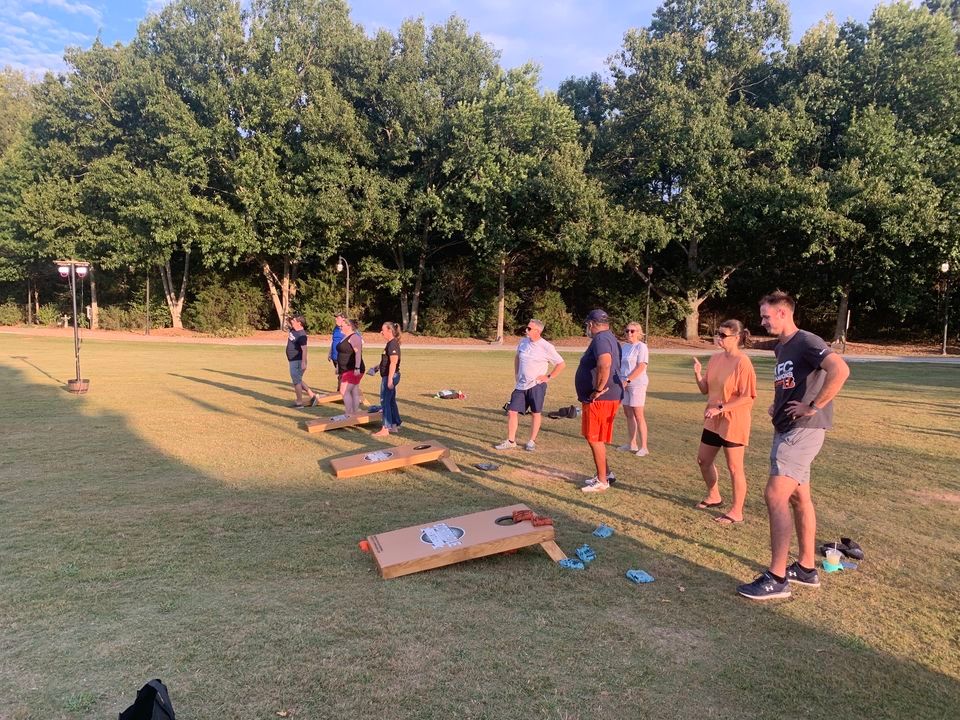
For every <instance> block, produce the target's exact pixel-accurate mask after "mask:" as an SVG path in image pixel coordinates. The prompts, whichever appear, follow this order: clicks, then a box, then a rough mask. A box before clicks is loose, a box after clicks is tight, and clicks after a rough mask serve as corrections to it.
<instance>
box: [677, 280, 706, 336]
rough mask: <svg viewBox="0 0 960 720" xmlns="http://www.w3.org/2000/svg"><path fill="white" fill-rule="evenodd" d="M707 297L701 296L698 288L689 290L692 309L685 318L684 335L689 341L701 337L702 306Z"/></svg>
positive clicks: (688, 301)
mask: <svg viewBox="0 0 960 720" xmlns="http://www.w3.org/2000/svg"><path fill="white" fill-rule="evenodd" d="M706 299H707V298H706V297H699V296H698V294H697V291H696V290H690V291H689V292H687V303H688V304H689V305H690V311H689V312H688V313H687V316H686V317H685V318H684V320H683V337H684V339H685V340H686V341H687V342H697V341H698V340H699V339H700V306H701V305H703V301H704V300H706Z"/></svg>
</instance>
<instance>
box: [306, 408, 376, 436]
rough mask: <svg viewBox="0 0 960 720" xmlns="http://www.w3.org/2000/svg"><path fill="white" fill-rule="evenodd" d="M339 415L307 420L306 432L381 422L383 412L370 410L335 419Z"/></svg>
mask: <svg viewBox="0 0 960 720" xmlns="http://www.w3.org/2000/svg"><path fill="white" fill-rule="evenodd" d="M338 417H339V415H334V416H333V417H329V418H319V419H317V420H307V422H305V423H304V425H305V426H306V428H307V432H312V433H315V432H326V431H327V430H337V429H339V428H345V427H353V426H354V425H366V424H367V423H371V422H375V421H378V420H379V421H380V422H383V412H380V411H378V412H372V413H360V414H358V415H354V416H353V417H348V418H345V419H343V420H337V419H336V418H338Z"/></svg>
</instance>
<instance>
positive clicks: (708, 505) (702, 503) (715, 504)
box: [694, 500, 723, 510]
mask: <svg viewBox="0 0 960 720" xmlns="http://www.w3.org/2000/svg"><path fill="white" fill-rule="evenodd" d="M721 505H723V500H717V501H716V502H707V501H706V500H701V501H700V502H698V503H697V504H696V505H695V506H694V507H695V508H697V510H707V509H709V508H715V507H720V506H721Z"/></svg>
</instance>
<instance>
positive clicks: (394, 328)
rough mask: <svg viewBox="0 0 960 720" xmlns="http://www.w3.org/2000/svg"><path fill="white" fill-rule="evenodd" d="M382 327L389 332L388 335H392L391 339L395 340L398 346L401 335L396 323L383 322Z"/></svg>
mask: <svg viewBox="0 0 960 720" xmlns="http://www.w3.org/2000/svg"><path fill="white" fill-rule="evenodd" d="M383 327H384V328H387V329H389V330H390V334H391V335H393V339H394V340H396V341H397V345H399V344H400V336H401V335H402V333H401V332H400V326H399V325H397V323H395V322H385V323H384V324H383Z"/></svg>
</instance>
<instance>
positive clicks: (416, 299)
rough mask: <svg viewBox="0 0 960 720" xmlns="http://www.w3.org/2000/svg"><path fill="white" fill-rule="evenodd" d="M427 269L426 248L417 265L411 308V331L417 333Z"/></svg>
mask: <svg viewBox="0 0 960 720" xmlns="http://www.w3.org/2000/svg"><path fill="white" fill-rule="evenodd" d="M426 267H427V251H426V248H424V250H423V252H421V253H420V261H419V262H418V263H417V280H416V282H415V283H414V284H413V304H412V305H411V306H410V330H409V332H416V331H417V325H418V324H419V322H420V290H421V289H422V288H423V271H424V269H425V268H426Z"/></svg>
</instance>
